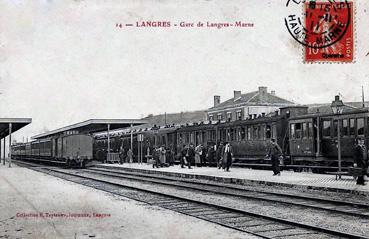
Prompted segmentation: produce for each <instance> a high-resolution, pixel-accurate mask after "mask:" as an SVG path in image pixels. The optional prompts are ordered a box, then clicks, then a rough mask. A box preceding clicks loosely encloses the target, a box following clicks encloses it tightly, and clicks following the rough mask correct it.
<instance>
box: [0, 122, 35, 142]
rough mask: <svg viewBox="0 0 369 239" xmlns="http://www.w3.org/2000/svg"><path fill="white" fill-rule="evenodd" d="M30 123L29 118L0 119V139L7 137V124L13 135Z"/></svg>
mask: <svg viewBox="0 0 369 239" xmlns="http://www.w3.org/2000/svg"><path fill="white" fill-rule="evenodd" d="M31 122H32V119H31V118H0V139H2V138H5V137H7V136H8V135H9V123H11V124H12V133H14V132H16V131H17V130H19V129H21V128H23V127H24V126H26V125H28V124H30V123H31Z"/></svg>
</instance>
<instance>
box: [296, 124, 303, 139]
mask: <svg viewBox="0 0 369 239" xmlns="http://www.w3.org/2000/svg"><path fill="white" fill-rule="evenodd" d="M295 134H296V139H301V138H302V126H301V123H296V124H295Z"/></svg>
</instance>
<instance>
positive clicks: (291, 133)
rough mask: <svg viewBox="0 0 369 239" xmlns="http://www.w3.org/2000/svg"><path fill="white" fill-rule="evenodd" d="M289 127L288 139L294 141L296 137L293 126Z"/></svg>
mask: <svg viewBox="0 0 369 239" xmlns="http://www.w3.org/2000/svg"><path fill="white" fill-rule="evenodd" d="M290 127H291V130H290V138H291V139H294V138H295V137H296V135H295V124H291V125H290Z"/></svg>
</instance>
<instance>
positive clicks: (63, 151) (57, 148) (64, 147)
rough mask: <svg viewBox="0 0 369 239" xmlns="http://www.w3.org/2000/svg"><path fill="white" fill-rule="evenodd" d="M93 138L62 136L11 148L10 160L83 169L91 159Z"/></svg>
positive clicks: (87, 136) (77, 135)
mask: <svg viewBox="0 0 369 239" xmlns="http://www.w3.org/2000/svg"><path fill="white" fill-rule="evenodd" d="M93 141H94V139H93V137H92V136H89V135H83V134H71V135H62V136H58V137H54V138H49V139H41V140H35V141H32V142H29V143H20V144H15V145H13V146H12V158H14V159H22V160H28V161H38V162H44V163H53V164H59V165H65V166H67V167H81V168H84V167H85V165H86V163H87V162H88V161H90V160H92V158H93Z"/></svg>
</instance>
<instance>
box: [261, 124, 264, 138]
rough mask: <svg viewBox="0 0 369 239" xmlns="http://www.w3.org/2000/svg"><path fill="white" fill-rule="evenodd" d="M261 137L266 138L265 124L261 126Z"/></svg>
mask: <svg viewBox="0 0 369 239" xmlns="http://www.w3.org/2000/svg"><path fill="white" fill-rule="evenodd" d="M260 139H262V140H265V125H262V126H260Z"/></svg>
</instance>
